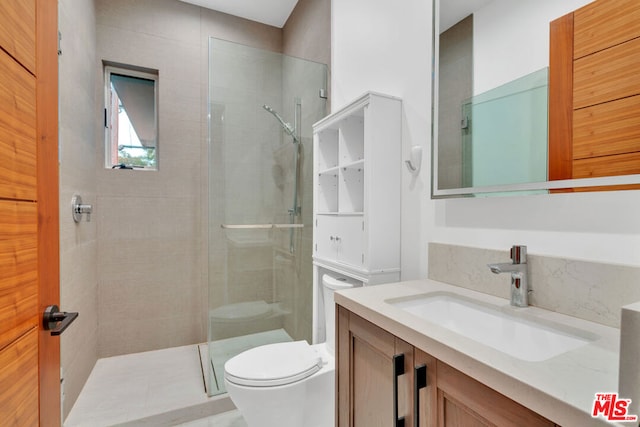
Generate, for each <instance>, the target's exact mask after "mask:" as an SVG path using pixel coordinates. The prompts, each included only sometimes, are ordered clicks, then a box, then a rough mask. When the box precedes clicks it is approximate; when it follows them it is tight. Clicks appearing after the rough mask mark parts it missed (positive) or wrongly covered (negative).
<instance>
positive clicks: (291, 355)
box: [224, 341, 322, 387]
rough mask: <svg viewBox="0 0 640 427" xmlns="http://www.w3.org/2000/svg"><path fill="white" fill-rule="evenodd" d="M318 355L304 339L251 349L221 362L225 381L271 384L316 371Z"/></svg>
mask: <svg viewBox="0 0 640 427" xmlns="http://www.w3.org/2000/svg"><path fill="white" fill-rule="evenodd" d="M321 367H322V358H321V357H320V356H319V354H318V353H317V352H316V351H315V350H314V349H313V348H312V347H311V346H310V345H309V343H307V342H306V341H294V342H286V343H277V344H268V345H263V346H260V347H256V348H252V349H250V350H247V351H245V352H243V353H240V354H239V355H237V356H235V357H233V358H231V359H229V360H228V361H227V363H226V364H225V365H224V371H225V372H224V375H225V378H226V379H227V381H229V382H232V383H234V384H237V385H244V386H249V387H273V386H279V385H285V384H291V383H294V382H296V381H300V380H303V379H305V378H307V377H309V376H311V375H313V374H315V373H316V372H318V371H319V370H320V368H321Z"/></svg>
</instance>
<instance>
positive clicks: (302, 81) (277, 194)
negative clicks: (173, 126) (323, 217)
mask: <svg viewBox="0 0 640 427" xmlns="http://www.w3.org/2000/svg"><path fill="white" fill-rule="evenodd" d="M326 84H327V70H326V66H325V65H323V64H318V63H314V62H311V61H306V60H301V59H298V58H293V57H290V56H286V55H282V54H278V53H274V52H268V51H264V50H261V49H255V48H251V47H247V46H243V45H239V44H236V43H231V42H227V41H223V40H218V39H214V38H212V39H210V42H209V92H208V105H209V194H208V198H209V214H208V221H209V247H208V251H209V310H208V325H209V343H208V351H206V352H203V354H204V355H206V360H205V362H206V364H207V366H208V371H209V372H208V375H207V376H208V384H207V390H208V393H209V394H210V395H213V394H218V393H222V392H224V391H225V390H224V380H223V372H224V368H223V367H224V363H225V362H226V360H227V359H228V358H230V357H232V356H234V355H236V354H238V353H240V352H242V351H244V350H247V349H249V348H252V347H255V346H257V345H262V344H267V343H271V342H280V341H289V340H301V339H306V340H309V341H311V321H312V266H311V256H312V227H311V225H312V224H311V223H312V206H311V204H312V182H313V179H312V175H311V173H312V158H311V157H312V128H311V125H312V124H313V123H315V122H316V121H318V120H320V119H321V118H322V117H324V116H325V115H326V113H327V111H326V100H325V99H324V98H322V97H321V96H320V92H321V91H324V90H326ZM274 119H275V120H274Z"/></svg>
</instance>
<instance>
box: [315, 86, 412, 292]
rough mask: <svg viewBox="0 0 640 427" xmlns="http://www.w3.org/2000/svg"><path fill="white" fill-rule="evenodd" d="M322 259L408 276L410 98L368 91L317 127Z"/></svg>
mask: <svg viewBox="0 0 640 427" xmlns="http://www.w3.org/2000/svg"><path fill="white" fill-rule="evenodd" d="M313 146H314V167H313V172H314V179H313V185H314V192H313V199H314V200H313V206H314V208H313V209H314V212H313V220H314V233H313V240H314V242H313V243H314V246H313V247H314V249H313V258H314V264H316V265H319V266H322V267H324V268H328V269H330V270H334V271H337V272H339V273H341V274H346V275H349V276H351V277H354V278H356V279H358V280H361V281H362V282H364V283H370V284H373V283H383V282H389V281H393V280H399V278H400V191H401V187H400V171H401V166H402V160H401V147H402V102H401V101H400V99H398V98H394V97H390V96H386V95H381V94H376V93H367V94H365V95H364V96H362V97H360V98H358V99H357V100H355V101H354V102H352V103H351V104H349V105H347V106H345V107H344V108H342V109H340V110H339V111H337V112H335V113H333V114H331V115H329V116H328V117H326V118H324V119H323V120H321V121H319V122H318V123H316V124H315V125H314V126H313Z"/></svg>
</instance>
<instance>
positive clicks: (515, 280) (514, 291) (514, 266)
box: [487, 246, 531, 307]
mask: <svg viewBox="0 0 640 427" xmlns="http://www.w3.org/2000/svg"><path fill="white" fill-rule="evenodd" d="M487 265H488V267H489V268H490V269H491V272H492V273H495V274H500V273H511V305H513V306H516V307H527V306H528V305H529V292H531V290H530V289H529V277H528V274H527V247H526V246H512V247H511V262H510V263H509V262H504V263H500V264H487Z"/></svg>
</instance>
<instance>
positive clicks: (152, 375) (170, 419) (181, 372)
mask: <svg viewBox="0 0 640 427" xmlns="http://www.w3.org/2000/svg"><path fill="white" fill-rule="evenodd" d="M199 358H200V356H199V353H198V349H197V345H190V346H185V347H175V348H169V349H163V350H157V351H149V352H144V353H136V354H127V355H124V356H116V357H109V358H105V359H100V360H98V362H97V363H96V365H95V367H94V368H93V371H92V372H91V375H90V376H89V378H88V380H87V382H86V384H85V386H84V388H83V389H82V392H81V393H80V396H79V397H78V400H77V401H76V403H75V405H74V406H73V409H72V410H71V412H70V413H69V416H68V417H67V419H66V420H65V422H64V425H65V427H75V426H82V427H101V426H114V425H121V426H134V425H135V426H146V425H148V426H154V427H155V426H172V425H179V424H180V422H186V421H189V420H194V419H200V418H207V417H210V416H211V415H213V414H217V413H220V412H224V411H228V410H232V409H234V408H233V405H232V404H231V402H230V401H229V399H228V398H226V397H213V398H208V397H207V395H206V393H205V391H204V382H203V377H202V369H201V365H200V360H199ZM225 422H226V421H225ZM215 425H218V424H215ZM219 425H220V426H223V425H225V424H219ZM229 425H233V426H234V427H235V424H229ZM239 425H241V424H239Z"/></svg>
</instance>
